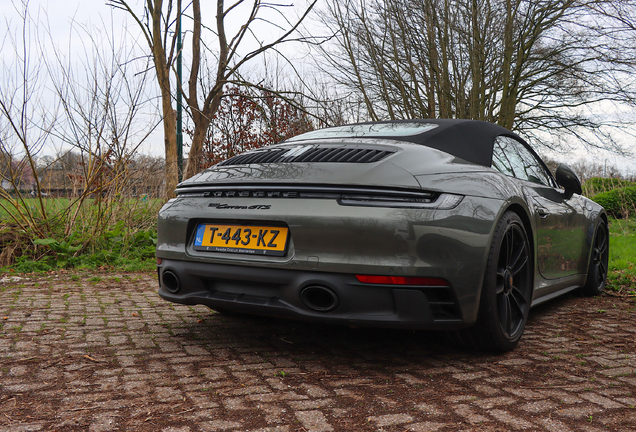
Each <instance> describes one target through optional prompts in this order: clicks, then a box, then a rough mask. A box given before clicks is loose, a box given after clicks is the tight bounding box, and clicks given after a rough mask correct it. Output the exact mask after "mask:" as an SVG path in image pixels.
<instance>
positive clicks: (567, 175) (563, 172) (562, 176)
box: [556, 164, 583, 199]
mask: <svg viewBox="0 0 636 432" xmlns="http://www.w3.org/2000/svg"><path fill="white" fill-rule="evenodd" d="M556 181H557V183H558V184H559V186H562V187H563V189H565V195H566V198H568V199H569V198H570V197H572V195H574V194H579V195H581V193H582V192H583V189H581V181H580V180H579V178H578V177H577V176H576V174H575V173H574V171H572V168H570V167H569V166H567V165H565V164H559V166H558V168H557V169H556Z"/></svg>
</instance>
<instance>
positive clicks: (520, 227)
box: [157, 120, 609, 352]
mask: <svg viewBox="0 0 636 432" xmlns="http://www.w3.org/2000/svg"><path fill="white" fill-rule="evenodd" d="M176 195H177V197H176V198H174V199H171V200H170V201H169V202H168V203H166V204H165V205H164V207H163V208H162V209H161V211H160V213H159V218H158V243H157V272H158V277H159V285H160V288H159V295H160V296H161V297H163V298H164V299H166V300H169V301H172V302H176V303H182V304H189V305H193V304H202V305H206V306H208V307H210V308H211V309H215V310H218V311H228V312H243V313H251V314H260V315H269V316H275V317H286V318H295V319H302V320H307V321H315V322H325V323H336V324H344V325H350V326H381V327H396V328H405V329H431V330H445V331H448V332H449V333H450V334H451V335H453V337H454V338H455V339H456V340H457V341H459V342H460V343H462V344H463V345H465V346H468V347H472V348H475V349H483V350H488V351H498V352H504V351H508V350H511V349H513V348H514V347H515V346H516V344H517V343H518V341H519V339H520V338H521V335H522V333H523V330H524V327H525V324H526V321H527V318H528V313H529V310H530V308H531V307H532V306H535V305H538V304H540V303H542V302H545V301H547V300H550V299H552V298H554V297H556V296H559V295H562V294H564V293H567V292H570V291H572V290H575V289H581V290H582V291H583V292H584V293H587V294H590V295H596V294H599V293H600V292H601V291H602V290H603V289H604V287H605V279H606V276H607V263H608V256H609V241H608V240H609V234H608V221H607V216H606V213H605V211H604V209H603V208H602V207H601V206H599V205H598V204H596V203H594V202H592V201H590V200H589V199H587V198H585V197H583V196H581V183H580V181H579V179H578V178H577V176H576V175H575V173H574V172H573V171H572V170H571V169H569V168H568V167H567V166H565V165H560V166H559V167H558V169H557V170H556V173H555V176H553V175H552V173H551V172H550V170H549V169H548V168H547V167H546V165H545V164H544V163H543V162H542V160H541V159H540V158H539V157H538V156H537V154H536V153H535V151H534V150H533V149H532V148H531V147H530V146H529V145H528V143H526V142H525V141H524V140H523V139H522V138H521V137H519V136H518V135H517V134H515V133H513V132H511V131H509V130H507V129H505V128H502V127H500V126H497V125H495V124H492V123H487V122H480V121H473V120H407V121H390V122H371V123H358V124H353V125H347V126H339V127H332V128H326V129H320V130H315V131H312V132H308V133H305V134H302V135H298V136H296V137H294V138H291V139H288V140H286V141H284V142H282V143H280V144H277V145H273V146H269V147H265V148H260V149H256V150H253V151H249V152H246V153H243V154H239V155H237V156H234V157H231V158H229V159H227V160H225V161H223V162H221V163H219V164H217V165H215V166H213V167H211V168H209V169H206V170H205V171H203V172H201V173H199V174H197V175H195V176H194V177H192V178H190V179H188V180H186V181H184V182H182V183H180V184H179V185H178V187H177V190H176Z"/></svg>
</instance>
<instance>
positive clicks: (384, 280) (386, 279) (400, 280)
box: [356, 275, 450, 286]
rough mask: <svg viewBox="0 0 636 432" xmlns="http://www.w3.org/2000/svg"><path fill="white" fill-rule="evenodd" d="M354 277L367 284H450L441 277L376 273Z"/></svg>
mask: <svg viewBox="0 0 636 432" xmlns="http://www.w3.org/2000/svg"><path fill="white" fill-rule="evenodd" d="M356 278H357V279H358V281H360V282H362V283H368V284H382V285H424V286H450V284H449V283H448V281H447V280H445V279H442V278H429V277H412V276H377V275H356Z"/></svg>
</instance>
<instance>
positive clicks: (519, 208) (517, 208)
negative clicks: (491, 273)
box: [474, 202, 536, 319]
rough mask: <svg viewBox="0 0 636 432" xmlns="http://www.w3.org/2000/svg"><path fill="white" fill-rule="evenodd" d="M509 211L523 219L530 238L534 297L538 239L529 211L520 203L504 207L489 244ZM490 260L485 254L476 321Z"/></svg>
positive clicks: (477, 299)
mask: <svg viewBox="0 0 636 432" xmlns="http://www.w3.org/2000/svg"><path fill="white" fill-rule="evenodd" d="M508 211H512V212H514V213H516V214H517V216H519V219H521V222H522V223H523V228H524V229H525V230H526V235H527V237H528V241H529V242H530V249H531V251H532V253H531V254H530V256H531V258H532V272H531V278H532V281H531V286H532V293H531V296H532V295H534V288H535V286H534V282H535V278H536V271H535V268H534V266H535V262H536V249H535V245H536V239H535V235H534V232H535V231H534V229H533V224H532V222H531V219H530V216H529V215H528V210H527V209H526V208H525V207H524V206H523V205H522V204H520V203H518V202H512V203H510V204H509V205H507V206H502V207H501V210H500V211H499V214H498V215H497V217H496V218H495V220H494V222H493V225H492V231H491V233H490V236H489V242H488V244H489V245H490V244H492V241H493V238H494V233H495V227H496V225H497V222H498V221H499V219H501V218H502V217H503V215H504V214H506V212H508ZM489 249H490V247H488V248H487V250H489ZM487 258H488V253H486V254H485V256H484V263H483V266H482V268H483V272H482V276H481V283H480V285H479V292H478V293H477V296H476V304H475V309H474V310H475V315H474V317H475V319H476V318H477V311H479V307H480V304H481V297H482V291H483V289H484V282H483V281H484V277H485V272H486V260H487Z"/></svg>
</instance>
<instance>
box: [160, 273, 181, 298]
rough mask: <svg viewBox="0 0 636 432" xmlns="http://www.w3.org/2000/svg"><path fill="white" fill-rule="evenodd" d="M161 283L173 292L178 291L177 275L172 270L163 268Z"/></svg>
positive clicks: (179, 286)
mask: <svg viewBox="0 0 636 432" xmlns="http://www.w3.org/2000/svg"><path fill="white" fill-rule="evenodd" d="M161 283H162V284H163V286H164V287H165V288H166V289H167V290H168V291H170V292H171V293H173V294H174V293H176V292H177V291H179V288H181V284H180V283H179V277H178V276H177V274H176V273H175V272H173V271H172V270H165V271H164V272H163V273H162V274H161Z"/></svg>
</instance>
